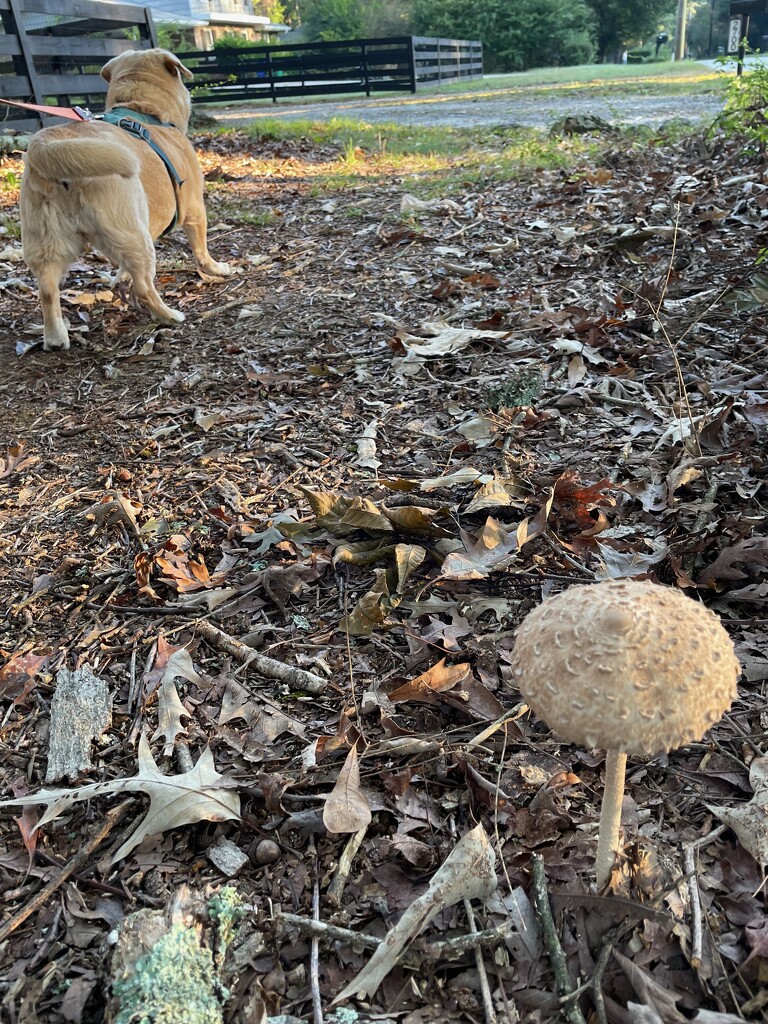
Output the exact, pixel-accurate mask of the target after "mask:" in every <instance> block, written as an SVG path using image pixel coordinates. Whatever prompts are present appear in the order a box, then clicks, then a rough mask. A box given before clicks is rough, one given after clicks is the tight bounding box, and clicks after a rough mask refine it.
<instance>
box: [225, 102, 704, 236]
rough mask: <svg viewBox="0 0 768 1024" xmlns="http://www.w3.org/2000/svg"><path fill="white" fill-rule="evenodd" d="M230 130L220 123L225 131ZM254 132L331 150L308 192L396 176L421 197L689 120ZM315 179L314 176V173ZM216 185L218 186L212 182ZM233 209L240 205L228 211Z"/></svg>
mask: <svg viewBox="0 0 768 1024" xmlns="http://www.w3.org/2000/svg"><path fill="white" fill-rule="evenodd" d="M231 130H232V129H223V131H224V132H228V131H231ZM242 130H243V131H245V133H246V134H248V135H250V136H251V137H254V138H257V139H258V138H261V139H270V140H272V141H278V142H286V143H290V142H299V141H301V142H302V144H303V145H304V146H306V144H307V143H310V144H312V145H316V146H318V147H324V148H325V149H328V150H330V152H329V153H328V156H327V159H326V160H325V161H323V162H318V160H317V157H316V156H315V158H314V159H313V161H312V163H311V164H308V165H307V176H306V179H305V180H307V181H308V182H309V194H310V195H311V196H313V197H321V196H323V195H325V194H328V193H329V192H333V191H346V192H348V191H353V190H356V189H359V188H360V187H361V186H364V185H365V183H366V182H370V181H371V180H372V179H373V180H385V179H387V178H392V177H393V176H397V177H400V178H402V179H404V180H405V182H406V183H407V189H408V190H409V191H411V192H413V193H414V194H416V195H419V196H420V197H422V198H431V197H432V196H435V195H445V194H449V193H451V192H453V191H456V190H458V189H460V188H463V187H466V186H467V185H476V186H482V185H483V184H484V183H487V182H491V181H509V180H514V179H516V178H519V177H521V176H523V175H525V174H529V173H533V172H535V171H537V170H542V169H566V170H567V169H570V168H573V169H576V168H577V167H579V166H584V165H585V164H587V165H590V166H595V165H597V164H599V162H600V160H601V158H602V154H603V153H604V152H605V150H606V149H608V148H613V147H616V146H617V145H621V146H623V147H625V148H631V147H633V146H648V145H653V144H654V140H655V139H656V138H659V139H662V138H663V139H665V140H667V141H668V140H669V138H670V132H672V134H674V135H675V137H680V136H681V135H682V134H684V133H685V132H686V131H687V132H691V131H692V130H694V129H691V127H690V126H683V125H681V126H680V127H679V128H675V129H674V131H672V129H670V130H669V131H667V130H665V131H663V132H660V133H654V132H653V130H652V129H648V128H629V129H626V130H624V131H618V132H617V131H616V130H614V131H613V132H611V134H610V135H606V136H605V137H600V136H597V135H594V134H592V135H582V136H577V135H575V136H572V137H571V136H569V137H565V136H557V135H552V134H549V133H546V132H542V131H539V130H537V129H534V128H524V127H520V126H500V127H498V128H494V129H491V130H489V129H488V128H487V127H482V128H476V129H474V128H451V127H444V126H440V127H429V126H427V127H420V126H413V125H402V124H394V123H387V124H376V125H371V124H368V123H367V122H365V121H354V120H350V119H344V118H334V119H332V120H330V121H311V120H302V121H281V120H279V119H268V120H264V121H259V122H257V123H252V124H251V125H249V126H248V127H246V128H245V129H242ZM310 179H311V180H310ZM214 188H215V185H214ZM226 207H227V204H226V203H225V211H223V212H226V213H228V215H229V216H236V215H237V211H236V210H235V211H234V212H233V213H229V211H228V210H227V209H226Z"/></svg>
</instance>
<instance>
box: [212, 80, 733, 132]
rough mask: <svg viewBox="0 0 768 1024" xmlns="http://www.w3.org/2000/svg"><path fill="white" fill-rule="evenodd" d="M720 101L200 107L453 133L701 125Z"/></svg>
mask: <svg viewBox="0 0 768 1024" xmlns="http://www.w3.org/2000/svg"><path fill="white" fill-rule="evenodd" d="M722 103H723V101H722V99H721V98H719V97H717V96H711V95H708V94H705V93H702V94H701V95H698V96H641V95H634V96H617V97H615V98H613V99H609V98H606V97H603V96H595V95H589V93H588V92H586V91H585V93H584V94H582V93H580V94H578V95H574V93H573V92H571V93H570V94H569V95H567V96H561V97H558V96H557V94H556V93H554V94H553V95H552V96H551V97H549V96H548V97H547V98H546V99H543V98H541V93H539V94H538V96H537V97H536V98H534V97H532V96H531V97H526V95H525V92H522V91H521V90H519V89H515V90H510V91H509V92H506V91H502V92H499V91H494V92H488V93H480V94H472V95H471V96H468V95H464V96H457V95H456V94H452V95H446V94H440V93H426V94H420V95H417V96H405V97H403V96H400V97H390V98H387V99H378V98H376V99H374V98H371V99H345V100H341V101H334V102H321V103H318V102H315V103H298V102H296V101H293V100H280V101H279V102H278V103H276V104H272V103H270V102H268V101H264V102H263V103H258V104H254V105H253V106H252V107H229V108H227V107H217V108H216V109H213V108H212V107H211V108H208V107H204V108H203V109H204V110H209V111H210V113H211V114H213V115H214V116H215V117H216V119H217V120H219V121H222V122H224V123H227V124H231V125H233V126H234V125H242V124H252V123H253V122H254V121H258V120H260V119H262V118H277V119H279V120H286V121H295V120H299V119H309V120H313V121H324V120H330V119H331V118H333V117H341V118H350V119H353V120H359V121H367V122H369V123H371V124H380V123H383V122H386V121H390V122H392V121H394V122H395V123H397V124H412V125H419V126H429V125H446V126H452V127H454V128H476V127H478V126H482V125H487V126H488V127H489V128H495V127H499V126H510V125H525V126H527V127H532V128H549V126H550V125H551V124H552V123H553V122H554V121H556V120H558V119H559V118H561V117H566V116H570V115H580V114H595V115H597V116H598V117H601V118H603V120H605V121H609V122H611V123H612V124H616V125H622V124H623V125H638V124H647V125H653V126H658V125H659V124H661V123H662V122H664V121H669V120H671V119H672V118H685V119H686V120H688V121H696V122H704V121H709V120H712V118H714V117H715V115H716V114H717V113H718V112H719V111H720V110H721V109H722Z"/></svg>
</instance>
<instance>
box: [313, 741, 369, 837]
mask: <svg viewBox="0 0 768 1024" xmlns="http://www.w3.org/2000/svg"><path fill="white" fill-rule="evenodd" d="M371 818H372V815H371V806H370V804H369V803H368V798H367V797H366V795H365V793H363V791H362V789H361V788H360V764H359V759H358V755H357V744H356V743H355V744H354V745H353V746H352V748H351V749H350V751H349V753H348V754H347V759H346V761H345V762H344V765H343V767H342V769H341V771H340V772H339V777H338V779H337V780H336V785H335V786H334V787H333V791H332V792H331V794H330V795H329V797H328V798H327V800H326V801H325V804H324V805H323V824H324V825H325V827H326V828H327V829H328V831H329V832H334V833H339V832H359V831H360V829H361V828H366V826H368V825H370V823H371Z"/></svg>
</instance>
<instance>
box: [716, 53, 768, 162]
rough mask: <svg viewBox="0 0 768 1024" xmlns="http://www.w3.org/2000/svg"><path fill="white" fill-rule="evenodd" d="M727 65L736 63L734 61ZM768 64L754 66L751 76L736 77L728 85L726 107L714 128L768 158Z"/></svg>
mask: <svg viewBox="0 0 768 1024" xmlns="http://www.w3.org/2000/svg"><path fill="white" fill-rule="evenodd" d="M723 63H726V64H732V63H733V61H732V59H729V60H726V61H724V62H723ZM766 106H768V64H765V63H763V62H762V61H760V62H758V63H756V64H752V65H751V66H750V69H749V74H746V75H742V76H741V77H740V78H734V79H733V81H732V82H731V83H730V85H729V86H728V92H727V95H726V101H725V107H724V109H723V112H722V114H719V115H718V117H717V118H716V120H715V123H714V126H713V127H714V128H715V129H717V128H720V129H722V130H723V131H724V132H726V133H727V134H728V135H737V136H741V137H742V138H743V139H745V140H746V141H747V143H748V145H749V148H750V149H752V150H754V151H757V152H758V153H760V154H761V155H764V154H765V153H766V151H768V117H767V116H766Z"/></svg>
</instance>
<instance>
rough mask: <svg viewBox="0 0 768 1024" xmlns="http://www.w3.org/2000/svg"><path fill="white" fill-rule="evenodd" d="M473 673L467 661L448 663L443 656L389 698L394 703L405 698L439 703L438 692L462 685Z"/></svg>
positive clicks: (427, 702) (393, 692)
mask: <svg viewBox="0 0 768 1024" xmlns="http://www.w3.org/2000/svg"><path fill="white" fill-rule="evenodd" d="M471 675H472V666H471V665H469V664H467V663H466V662H464V663H462V664H460V665H446V664H445V658H441V659H440V661H438V663H437V664H436V665H433V666H432V668H429V669H427V671H426V672H423V673H422V674H421V675H420V676H417V677H416V678H415V679H412V680H411V681H410V682H409V683H404V684H403V685H402V686H398V688H397V689H396V690H393V691H392V693H390V695H389V699H390V700H391V701H392V702H393V703H397V702H398V701H405V700H415V701H420V702H421V703H426V704H438V703H439V699H438V697H437V694H438V693H441V692H443V691H445V690H452V689H453V687H454V686H458V685H461V684H462V683H463V682H465V680H467V679H468V678H469V677H471Z"/></svg>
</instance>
